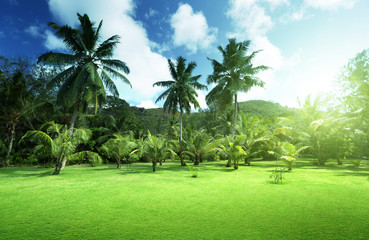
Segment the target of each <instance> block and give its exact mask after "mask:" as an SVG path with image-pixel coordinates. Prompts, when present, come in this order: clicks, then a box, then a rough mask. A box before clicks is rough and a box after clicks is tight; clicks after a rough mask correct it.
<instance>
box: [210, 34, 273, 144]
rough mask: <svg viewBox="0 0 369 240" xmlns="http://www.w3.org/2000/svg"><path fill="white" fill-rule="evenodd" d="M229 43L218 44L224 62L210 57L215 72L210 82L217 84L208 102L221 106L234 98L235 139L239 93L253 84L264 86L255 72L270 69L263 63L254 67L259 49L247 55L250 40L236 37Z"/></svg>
mask: <svg viewBox="0 0 369 240" xmlns="http://www.w3.org/2000/svg"><path fill="white" fill-rule="evenodd" d="M228 41H229V43H228V44H227V46H226V48H225V49H223V48H222V47H221V46H218V49H219V51H220V52H221V53H222V56H223V62H222V63H220V62H218V61H217V60H214V59H211V58H208V59H209V60H210V61H211V63H212V65H213V74H211V75H209V76H208V80H207V82H208V84H211V83H215V84H217V85H216V86H215V87H214V88H213V89H212V90H211V91H210V92H209V93H208V95H207V96H206V101H207V102H208V103H211V102H217V104H219V106H220V107H225V106H227V105H230V104H231V103H232V100H233V99H234V117H233V126H232V139H234V133H235V127H236V120H237V112H238V107H237V105H238V104H237V94H238V93H239V92H248V91H249V90H250V89H251V87H253V86H260V87H263V86H264V82H263V81H261V80H260V79H259V78H258V77H256V76H255V74H257V73H259V72H261V71H264V70H267V69H269V68H268V67H266V66H264V65H261V66H257V67H254V65H253V64H252V60H253V59H254V57H255V55H256V54H257V53H258V52H259V51H255V52H252V53H251V54H250V55H247V50H248V49H249V46H250V41H243V42H236V39H234V38H231V39H228Z"/></svg>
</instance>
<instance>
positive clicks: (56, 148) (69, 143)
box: [21, 122, 102, 175]
mask: <svg viewBox="0 0 369 240" xmlns="http://www.w3.org/2000/svg"><path fill="white" fill-rule="evenodd" d="M43 129H46V130H44V131H42V130H43ZM69 132H70V131H68V129H67V127H66V126H63V125H60V124H56V123H54V122H48V123H45V124H43V125H42V126H41V128H40V130H32V131H28V132H27V133H26V134H25V135H24V136H23V137H22V139H21V142H22V141H26V140H28V141H31V142H35V143H37V144H38V146H37V148H38V149H39V151H41V152H42V153H43V154H44V155H48V156H50V157H54V158H56V163H55V165H56V166H55V171H54V173H53V174H54V175H58V174H59V173H60V171H61V170H63V168H64V166H65V163H66V161H67V160H74V159H81V158H86V159H88V160H89V161H90V162H92V163H93V164H95V163H101V162H102V159H101V157H100V155H99V154H98V153H95V152H91V151H81V152H76V148H77V146H78V145H79V144H81V143H86V142H87V141H88V140H89V139H90V138H91V136H92V132H91V130H89V129H82V128H81V129H76V130H75V131H74V132H73V134H72V135H70V134H69Z"/></svg>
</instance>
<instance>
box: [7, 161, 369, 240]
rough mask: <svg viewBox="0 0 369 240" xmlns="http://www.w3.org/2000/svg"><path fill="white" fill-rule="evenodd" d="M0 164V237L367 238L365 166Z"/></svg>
mask: <svg viewBox="0 0 369 240" xmlns="http://www.w3.org/2000/svg"><path fill="white" fill-rule="evenodd" d="M179 165H180V164H179V162H167V163H164V164H163V166H162V167H158V168H157V172H156V173H152V168H151V164H149V163H136V164H133V165H132V167H131V169H130V170H129V169H126V168H125V167H124V166H123V167H122V170H117V169H115V166H114V165H103V166H98V167H89V166H69V167H66V169H65V170H64V171H62V172H61V174H60V175H59V176H53V175H50V174H51V173H52V171H53V169H46V168H36V167H34V168H27V167H10V168H6V169H0V239H368V238H369V179H368V178H369V166H368V164H367V163H366V162H365V163H363V164H362V165H361V166H360V168H358V169H355V168H353V167H352V165H351V164H345V165H343V166H338V165H337V163H335V162H333V161H332V162H330V163H329V164H328V166H326V167H318V166H313V165H312V163H311V161H310V160H300V161H299V162H298V163H297V166H296V168H295V169H294V170H293V171H292V172H288V173H285V177H286V181H285V182H284V183H283V184H281V185H275V184H270V183H268V182H267V180H269V175H270V173H271V171H272V170H273V169H274V162H263V161H260V162H252V165H251V166H249V167H246V166H240V168H239V169H238V170H233V169H230V168H225V167H224V165H225V162H209V163H202V164H201V165H200V166H199V168H200V171H199V177H198V178H192V177H191V174H190V171H189V166H187V167H181V166H179Z"/></svg>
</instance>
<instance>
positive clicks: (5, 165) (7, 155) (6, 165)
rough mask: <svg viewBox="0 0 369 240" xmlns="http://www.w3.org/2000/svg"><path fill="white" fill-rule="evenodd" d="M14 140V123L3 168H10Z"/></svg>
mask: <svg viewBox="0 0 369 240" xmlns="http://www.w3.org/2000/svg"><path fill="white" fill-rule="evenodd" d="M14 138H15V123H13V124H12V127H11V132H10V142H9V147H8V151H7V153H6V156H5V159H4V162H3V163H2V164H1V165H2V167H9V156H10V153H11V152H12V149H13V142H14Z"/></svg>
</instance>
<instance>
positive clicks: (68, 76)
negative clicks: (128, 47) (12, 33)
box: [38, 13, 131, 134]
mask: <svg viewBox="0 0 369 240" xmlns="http://www.w3.org/2000/svg"><path fill="white" fill-rule="evenodd" d="M77 16H78V20H79V22H80V27H79V28H78V29H73V28H71V27H70V26H68V25H64V26H59V25H58V24H56V23H49V26H50V27H51V28H53V29H54V30H55V32H56V35H57V36H58V37H59V38H61V39H62V40H63V42H64V44H65V45H66V47H67V48H68V50H69V52H70V53H53V52H49V53H46V54H43V55H41V56H40V57H39V58H38V62H42V63H45V64H47V65H50V66H63V67H64V68H63V71H61V72H60V73H59V74H57V75H56V76H55V77H54V78H53V79H51V81H50V82H49V86H53V85H54V84H56V83H58V82H60V81H61V82H63V83H62V85H61V87H60V88H59V91H58V95H57V103H58V104H61V105H64V106H67V107H70V108H73V115H72V120H71V123H70V127H69V129H70V134H72V132H73V127H74V124H75V121H76V117H77V113H78V110H79V107H80V105H81V104H82V103H86V102H87V103H89V104H90V105H93V106H95V113H96V112H97V107H98V106H99V105H100V104H101V103H102V101H103V100H105V97H106V89H107V90H108V91H109V92H110V93H111V94H113V95H114V96H118V95H119V93H118V90H117V88H116V86H115V83H114V81H113V79H112V77H113V78H118V79H120V80H122V81H123V82H124V83H126V84H128V85H129V86H131V83H130V82H129V80H128V79H127V78H126V77H125V76H124V75H123V74H122V73H121V72H120V71H123V72H124V73H125V74H128V73H129V68H128V67H127V65H126V63H125V62H123V61H121V60H117V59H112V57H113V51H114V49H115V47H116V46H117V44H118V43H119V38H120V37H119V36H118V35H114V36H112V37H110V38H108V39H107V40H105V41H103V42H101V43H100V44H99V39H100V37H101V36H100V30H101V26H102V21H100V23H99V25H98V27H96V26H95V25H94V23H92V22H91V21H90V19H89V17H88V16H87V15H86V14H85V15H83V16H82V15H80V14H78V13H77Z"/></svg>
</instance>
